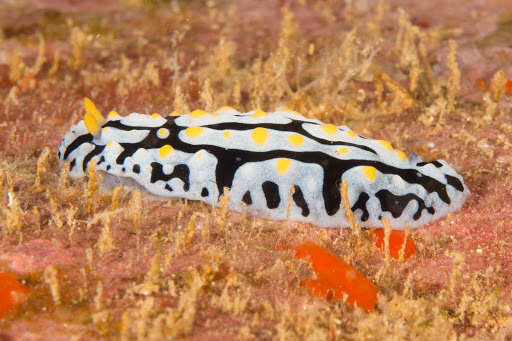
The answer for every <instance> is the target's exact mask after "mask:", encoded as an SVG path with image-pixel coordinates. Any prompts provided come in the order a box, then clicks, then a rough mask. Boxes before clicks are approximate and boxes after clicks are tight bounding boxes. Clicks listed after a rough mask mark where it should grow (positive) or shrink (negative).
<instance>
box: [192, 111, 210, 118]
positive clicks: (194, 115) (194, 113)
mask: <svg viewBox="0 0 512 341" xmlns="http://www.w3.org/2000/svg"><path fill="white" fill-rule="evenodd" d="M204 115H206V111H203V110H200V109H197V110H194V111H192V112H191V113H190V114H189V116H190V117H192V118H199V117H202V116H204Z"/></svg>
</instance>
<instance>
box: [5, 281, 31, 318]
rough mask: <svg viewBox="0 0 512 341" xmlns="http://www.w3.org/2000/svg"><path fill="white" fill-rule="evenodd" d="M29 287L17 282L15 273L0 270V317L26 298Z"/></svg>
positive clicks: (19, 304) (15, 307)
mask: <svg viewBox="0 0 512 341" xmlns="http://www.w3.org/2000/svg"><path fill="white" fill-rule="evenodd" d="M28 295H29V289H28V288H27V287H26V286H24V285H23V284H21V283H20V282H18V279H17V278H16V275H14V274H12V273H9V272H0V318H3V317H5V316H7V315H8V314H9V313H11V312H12V311H14V310H15V309H17V308H18V307H19V306H21V305H22V304H23V303H25V302H26V301H27V299H28Z"/></svg>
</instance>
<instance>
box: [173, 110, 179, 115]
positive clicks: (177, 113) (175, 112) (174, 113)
mask: <svg viewBox="0 0 512 341" xmlns="http://www.w3.org/2000/svg"><path fill="white" fill-rule="evenodd" d="M180 115H181V114H180V113H179V112H177V111H176V110H174V111H173V112H172V113H171V116H180Z"/></svg>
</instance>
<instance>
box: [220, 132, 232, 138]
mask: <svg viewBox="0 0 512 341" xmlns="http://www.w3.org/2000/svg"><path fill="white" fill-rule="evenodd" d="M222 136H223V137H224V138H225V139H229V138H230V137H231V132H230V131H229V130H226V131H225V132H223V133H222Z"/></svg>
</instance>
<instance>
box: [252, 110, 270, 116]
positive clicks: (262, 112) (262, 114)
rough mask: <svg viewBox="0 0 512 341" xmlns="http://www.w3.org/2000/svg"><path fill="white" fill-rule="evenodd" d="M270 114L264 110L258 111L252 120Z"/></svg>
mask: <svg viewBox="0 0 512 341" xmlns="http://www.w3.org/2000/svg"><path fill="white" fill-rule="evenodd" d="M267 115H268V113H266V112H264V111H263V110H260V109H256V110H255V111H254V113H253V114H252V115H251V117H252V118H257V117H264V116H267Z"/></svg>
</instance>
